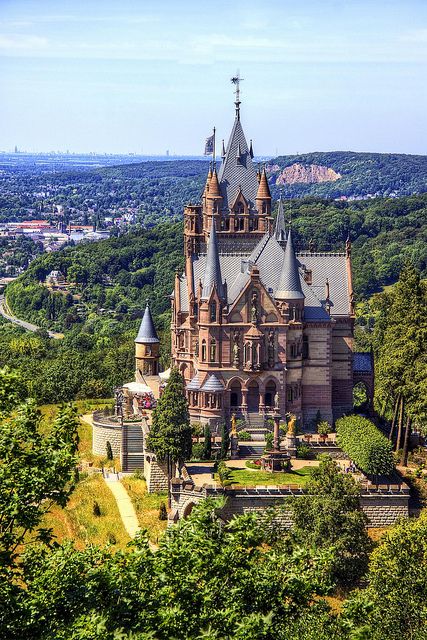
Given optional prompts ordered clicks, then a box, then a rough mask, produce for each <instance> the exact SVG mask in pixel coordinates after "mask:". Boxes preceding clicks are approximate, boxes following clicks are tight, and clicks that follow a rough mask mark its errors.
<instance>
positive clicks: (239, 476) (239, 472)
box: [217, 464, 315, 487]
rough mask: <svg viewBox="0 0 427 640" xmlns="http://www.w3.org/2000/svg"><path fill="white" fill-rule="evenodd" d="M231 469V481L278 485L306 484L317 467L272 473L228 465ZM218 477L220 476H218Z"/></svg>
mask: <svg viewBox="0 0 427 640" xmlns="http://www.w3.org/2000/svg"><path fill="white" fill-rule="evenodd" d="M227 466H228V468H229V469H230V471H231V475H230V481H231V483H232V484H240V485H246V486H252V487H253V486H255V485H259V484H261V485H278V484H298V485H300V486H302V487H303V486H305V484H306V483H307V482H308V480H309V478H310V475H311V474H312V472H313V469H315V467H301V469H297V470H296V471H290V472H287V473H285V472H283V473H281V472H278V473H270V472H269V471H256V470H255V469H254V470H252V469H240V468H238V467H233V466H232V465H230V464H229V465H227ZM217 479H218V478H217Z"/></svg>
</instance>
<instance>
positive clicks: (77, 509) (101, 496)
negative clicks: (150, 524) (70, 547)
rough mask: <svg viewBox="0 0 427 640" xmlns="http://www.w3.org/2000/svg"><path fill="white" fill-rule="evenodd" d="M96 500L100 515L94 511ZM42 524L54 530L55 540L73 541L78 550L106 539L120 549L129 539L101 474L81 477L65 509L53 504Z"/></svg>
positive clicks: (101, 542) (105, 542) (100, 543)
mask: <svg viewBox="0 0 427 640" xmlns="http://www.w3.org/2000/svg"><path fill="white" fill-rule="evenodd" d="M95 501H96V502H98V504H99V507H100V509H101V515H100V516H95V515H94V513H93V505H94V502H95ZM43 526H45V527H49V528H52V529H53V533H54V535H55V536H56V540H57V541H58V542H62V541H63V540H74V541H75V544H76V547H77V548H78V549H82V548H83V547H85V546H86V545H88V544H99V545H104V544H107V543H108V542H109V543H111V544H114V548H116V549H118V548H121V549H122V548H124V547H125V546H126V544H127V543H128V542H129V541H130V538H129V536H128V534H127V532H126V530H125V528H124V526H123V523H122V520H121V518H120V514H119V510H118V508H117V505H116V501H115V499H114V497H113V494H112V493H111V491H110V489H109V488H108V487H107V485H106V484H105V482H104V479H103V477H102V475H101V474H92V475H89V476H86V477H83V478H82V479H81V480H80V482H79V483H78V485H77V487H76V489H75V490H74V492H73V494H72V495H71V498H70V500H69V502H68V504H67V506H66V507H65V509H61V508H60V507H56V506H55V507H54V508H53V509H52V511H51V512H50V513H48V514H46V516H45V518H44V521H43Z"/></svg>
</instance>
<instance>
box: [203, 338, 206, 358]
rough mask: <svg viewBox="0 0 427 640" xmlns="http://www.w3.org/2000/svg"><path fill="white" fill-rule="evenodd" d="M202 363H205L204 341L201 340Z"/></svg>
mask: <svg viewBox="0 0 427 640" xmlns="http://www.w3.org/2000/svg"><path fill="white" fill-rule="evenodd" d="M202 362H206V340H202Z"/></svg>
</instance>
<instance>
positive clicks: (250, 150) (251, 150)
mask: <svg viewBox="0 0 427 640" xmlns="http://www.w3.org/2000/svg"><path fill="white" fill-rule="evenodd" d="M249 155H250V156H251V158H253V157H254V150H253V148H252V138H251V140H250V144H249Z"/></svg>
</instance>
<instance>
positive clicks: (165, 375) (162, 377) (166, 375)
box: [159, 368, 171, 382]
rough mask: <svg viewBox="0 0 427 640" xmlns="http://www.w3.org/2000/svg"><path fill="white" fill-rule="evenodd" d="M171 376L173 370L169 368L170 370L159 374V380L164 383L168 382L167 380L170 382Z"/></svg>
mask: <svg viewBox="0 0 427 640" xmlns="http://www.w3.org/2000/svg"><path fill="white" fill-rule="evenodd" d="M170 374H171V370H170V368H169V369H166V371H161V372H160V373H159V378H160V380H161V381H162V382H166V381H167V380H169V376H170Z"/></svg>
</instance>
